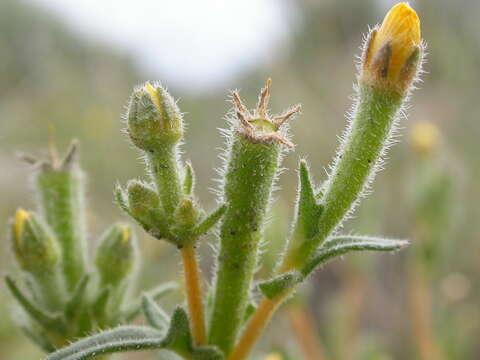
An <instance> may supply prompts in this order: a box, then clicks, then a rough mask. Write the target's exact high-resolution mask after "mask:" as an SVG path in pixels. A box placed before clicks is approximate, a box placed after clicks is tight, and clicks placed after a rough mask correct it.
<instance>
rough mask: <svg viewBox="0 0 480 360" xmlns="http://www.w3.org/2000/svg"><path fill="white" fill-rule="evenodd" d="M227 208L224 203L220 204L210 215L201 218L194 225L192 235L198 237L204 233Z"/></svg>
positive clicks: (216, 221)
mask: <svg viewBox="0 0 480 360" xmlns="http://www.w3.org/2000/svg"><path fill="white" fill-rule="evenodd" d="M226 210H227V206H226V205H220V206H219V207H218V208H217V209H216V210H214V211H213V212H212V213H211V214H210V215H208V216H207V217H206V218H205V219H203V220H202V221H201V222H200V223H199V224H198V225H196V226H195V227H194V228H193V230H192V235H193V236H194V237H198V236H201V235H204V234H206V233H207V232H208V231H210V230H211V229H212V228H213V227H214V226H215V225H216V224H217V223H218V221H219V220H220V219H221V218H222V216H223V214H225V211H226Z"/></svg>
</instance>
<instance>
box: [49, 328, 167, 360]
mask: <svg viewBox="0 0 480 360" xmlns="http://www.w3.org/2000/svg"><path fill="white" fill-rule="evenodd" d="M161 343H162V334H161V332H159V331H158V330H156V329H152V328H148V327H144V326H120V327H117V328H115V329H112V330H107V331H103V332H101V333H99V334H97V335H93V336H90V337H88V338H85V339H82V340H80V341H77V342H76V343H74V344H72V345H70V346H68V347H66V348H63V349H61V350H59V351H56V352H54V353H53V354H50V355H49V356H48V357H47V358H46V360H86V359H92V358H95V357H97V356H101V355H105V354H111V353H116V352H124V351H140V350H150V349H158V348H161V347H162V345H161Z"/></svg>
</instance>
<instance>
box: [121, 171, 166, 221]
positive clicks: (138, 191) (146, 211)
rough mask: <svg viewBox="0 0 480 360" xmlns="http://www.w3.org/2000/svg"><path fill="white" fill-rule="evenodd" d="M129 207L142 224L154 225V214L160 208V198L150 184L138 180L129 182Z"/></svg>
mask: <svg viewBox="0 0 480 360" xmlns="http://www.w3.org/2000/svg"><path fill="white" fill-rule="evenodd" d="M127 196H128V207H129V209H130V212H131V214H132V215H133V216H134V217H135V219H137V221H139V222H140V223H142V224H145V225H147V226H151V225H152V221H153V219H152V215H153V214H154V212H157V211H158V210H160V198H159V196H158V194H157V193H156V192H155V190H153V189H152V188H151V187H150V186H148V185H146V184H144V183H143V182H141V181H138V180H130V181H129V182H128V184H127Z"/></svg>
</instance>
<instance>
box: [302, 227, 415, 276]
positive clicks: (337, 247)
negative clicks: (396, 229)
mask: <svg viewBox="0 0 480 360" xmlns="http://www.w3.org/2000/svg"><path fill="white" fill-rule="evenodd" d="M408 244H409V242H408V241H406V240H392V239H384V238H378V237H371V236H356V235H341V236H334V237H331V238H330V239H328V240H327V241H326V242H325V243H324V244H323V245H322V246H321V247H320V249H319V250H318V251H317V253H316V254H315V256H314V257H313V258H312V260H310V261H309V262H308V263H307V264H306V265H305V266H304V268H303V269H302V273H303V275H304V276H308V275H309V274H310V273H311V272H312V271H313V270H315V268H316V267H317V266H319V265H321V264H323V263H325V262H326V261H328V260H330V259H332V258H335V257H337V256H341V255H344V254H347V253H349V252H354V251H395V250H400V249H402V248H404V247H405V246H407V245H408Z"/></svg>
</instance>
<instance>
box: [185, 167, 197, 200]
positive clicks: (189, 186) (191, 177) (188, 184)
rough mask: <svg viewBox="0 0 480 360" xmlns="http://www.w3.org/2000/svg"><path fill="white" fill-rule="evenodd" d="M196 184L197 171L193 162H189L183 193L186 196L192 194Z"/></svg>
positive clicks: (186, 168)
mask: <svg viewBox="0 0 480 360" xmlns="http://www.w3.org/2000/svg"><path fill="white" fill-rule="evenodd" d="M194 186H195V173H194V171H193V167H192V164H191V163H190V162H187V163H186V164H185V174H184V175H183V194H184V195H186V196H190V195H192V193H193V187H194Z"/></svg>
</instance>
